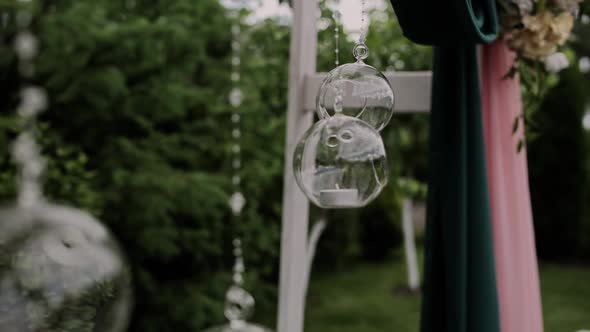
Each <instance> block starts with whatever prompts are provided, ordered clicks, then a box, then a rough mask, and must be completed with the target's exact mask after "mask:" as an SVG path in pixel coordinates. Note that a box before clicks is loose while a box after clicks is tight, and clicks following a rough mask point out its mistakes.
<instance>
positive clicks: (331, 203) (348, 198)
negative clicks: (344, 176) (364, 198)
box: [319, 189, 358, 207]
mask: <svg viewBox="0 0 590 332" xmlns="http://www.w3.org/2000/svg"><path fill="white" fill-rule="evenodd" d="M319 201H320V205H322V206H326V207H349V206H350V207H352V206H356V205H357V204H358V190H357V189H325V190H322V191H320V200H319Z"/></svg>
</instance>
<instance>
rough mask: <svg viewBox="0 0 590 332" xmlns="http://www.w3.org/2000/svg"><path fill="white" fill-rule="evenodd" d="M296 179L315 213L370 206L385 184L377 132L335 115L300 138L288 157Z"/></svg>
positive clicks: (385, 171)
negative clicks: (291, 154)
mask: <svg viewBox="0 0 590 332" xmlns="http://www.w3.org/2000/svg"><path fill="white" fill-rule="evenodd" d="M293 170H294V172H295V179H296V180H297V183H298V184H299V187H300V188H301V190H302V191H303V192H304V193H305V195H306V196H307V197H308V198H309V200H310V201H311V202H313V203H314V204H315V205H317V206H318V207H320V208H328V209H330V208H332V209H333V208H358V207H363V206H365V205H367V204H369V203H370V202H371V201H373V200H374V199H375V198H376V197H377V196H378V195H379V194H380V193H381V190H382V189H383V188H384V187H385V185H386V184H387V181H388V175H389V168H388V165H387V158H386V155H385V147H384V144H383V140H382V139H381V136H380V135H379V133H378V132H377V131H376V130H375V129H374V128H373V127H372V126H371V125H369V124H367V123H366V122H364V121H362V120H359V119H358V118H355V117H351V116H347V115H343V114H340V113H336V114H335V115H334V116H332V117H327V118H325V119H323V120H320V121H318V122H317V123H316V124H315V125H314V126H313V127H311V128H310V129H309V130H308V131H307V133H306V134H305V135H304V136H303V138H302V139H301V141H300V142H299V144H298V145H297V147H296V148H295V153H294V156H293Z"/></svg>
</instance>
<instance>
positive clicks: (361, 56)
mask: <svg viewBox="0 0 590 332" xmlns="http://www.w3.org/2000/svg"><path fill="white" fill-rule="evenodd" d="M368 21H369V17H368V11H367V1H366V0H361V33H360V36H359V40H358V43H357V44H356V46H355V47H354V49H353V52H352V53H353V55H354V57H355V59H357V61H358V62H363V60H365V59H366V58H368V57H369V48H368V47H367V45H365V43H366V41H367V34H368V30H369V28H368Z"/></svg>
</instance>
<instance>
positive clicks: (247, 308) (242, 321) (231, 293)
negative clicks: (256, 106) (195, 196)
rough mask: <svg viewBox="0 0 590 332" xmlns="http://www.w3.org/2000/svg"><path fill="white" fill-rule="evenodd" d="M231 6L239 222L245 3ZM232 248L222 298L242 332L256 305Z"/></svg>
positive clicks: (234, 200)
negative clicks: (229, 275)
mask: <svg viewBox="0 0 590 332" xmlns="http://www.w3.org/2000/svg"><path fill="white" fill-rule="evenodd" d="M234 3H235V5H234V6H233V7H234V9H233V10H232V11H231V17H232V18H233V21H234V23H233V25H232V27H231V33H232V42H231V48H232V59H231V65H232V71H231V81H232V88H231V90H230V95H229V102H230V105H231V106H232V115H231V120H232V141H233V143H232V183H233V187H234V192H233V194H232V196H231V198H230V202H229V204H230V208H231V210H232V213H233V215H234V217H236V218H239V217H240V216H241V213H242V209H243V208H244V206H245V204H246V199H245V197H244V195H243V194H242V192H241V177H240V170H241V166H242V159H241V144H240V139H241V136H242V133H241V116H240V107H241V106H242V102H243V100H244V95H243V92H242V89H241V88H240V82H241V48H242V44H241V42H242V40H241V37H242V34H241V27H240V23H239V11H240V9H241V8H242V7H243V6H244V5H246V0H234ZM233 246H234V250H233V254H234V258H235V262H234V267H233V278H232V279H233V284H232V286H231V287H230V288H229V289H228V291H227V293H226V296H225V317H226V318H227V319H228V320H229V326H230V328H231V329H232V330H241V329H245V327H246V326H247V325H248V324H247V323H246V320H247V319H248V318H249V317H250V316H251V315H252V312H253V311H254V305H255V301H254V297H253V296H252V295H251V294H250V293H248V292H247V291H246V290H245V289H244V288H243V284H244V277H243V274H244V272H245V266H244V258H243V252H242V241H241V240H240V239H239V238H236V239H234V241H233Z"/></svg>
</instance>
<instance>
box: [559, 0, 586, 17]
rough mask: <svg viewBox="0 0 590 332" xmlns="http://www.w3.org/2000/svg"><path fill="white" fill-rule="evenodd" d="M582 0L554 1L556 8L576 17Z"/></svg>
mask: <svg viewBox="0 0 590 332" xmlns="http://www.w3.org/2000/svg"><path fill="white" fill-rule="evenodd" d="M582 1H584V0H556V1H555V2H556V3H557V6H558V7H559V8H561V9H563V10H565V11H568V12H570V13H572V15H574V16H578V14H579V13H580V3H581V2H582Z"/></svg>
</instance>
